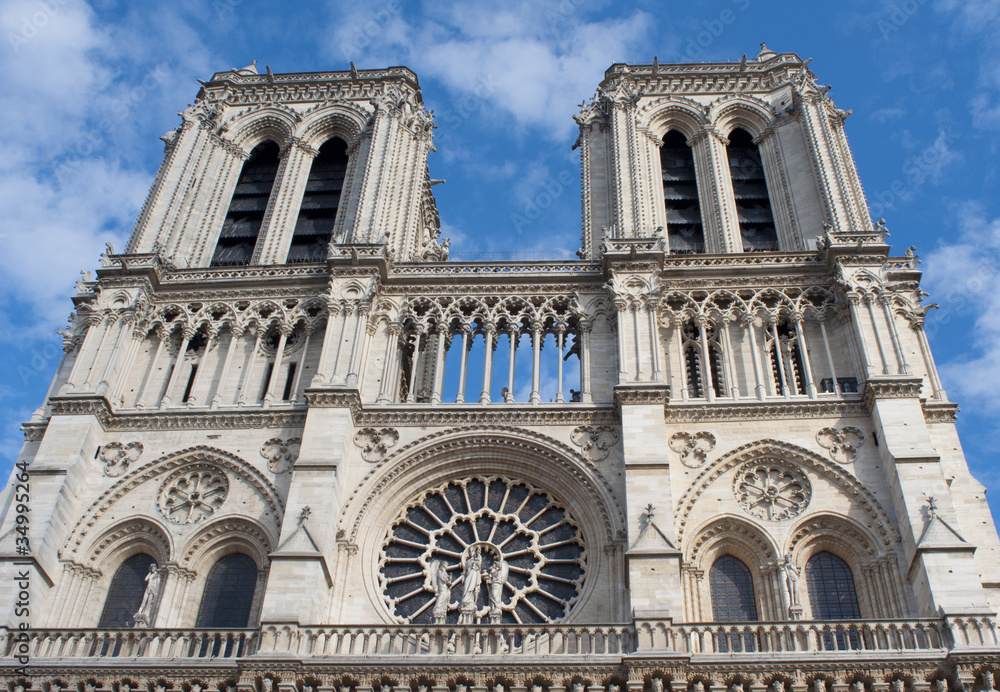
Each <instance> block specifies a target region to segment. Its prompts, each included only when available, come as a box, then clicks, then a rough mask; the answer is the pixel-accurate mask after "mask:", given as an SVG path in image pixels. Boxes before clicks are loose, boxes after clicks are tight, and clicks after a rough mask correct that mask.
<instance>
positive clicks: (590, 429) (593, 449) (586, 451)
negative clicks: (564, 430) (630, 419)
mask: <svg viewBox="0 0 1000 692" xmlns="http://www.w3.org/2000/svg"><path fill="white" fill-rule="evenodd" d="M618 437H619V435H618V430H617V429H615V428H613V427H611V426H610V425H581V426H579V427H577V428H574V429H573V433H572V434H571V435H570V439H571V440H572V441H573V444H575V445H576V446H577V447H579V448H580V451H582V452H583V455H584V456H585V457H587V458H588V459H590V460H591V461H601V460H602V459H607V458H608V455H609V454H610V453H611V448H612V447H613V446H614V445H615V443H616V442H618Z"/></svg>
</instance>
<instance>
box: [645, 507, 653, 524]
mask: <svg viewBox="0 0 1000 692" xmlns="http://www.w3.org/2000/svg"><path fill="white" fill-rule="evenodd" d="M646 519H648V520H649V521H653V503H652V502H650V503H649V504H648V505H646Z"/></svg>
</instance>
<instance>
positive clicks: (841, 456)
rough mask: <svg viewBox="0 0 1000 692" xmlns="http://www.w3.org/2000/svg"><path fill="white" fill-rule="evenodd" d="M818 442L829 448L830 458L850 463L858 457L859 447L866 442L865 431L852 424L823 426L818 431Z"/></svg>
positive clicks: (821, 445) (842, 462)
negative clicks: (838, 426) (835, 426)
mask: <svg viewBox="0 0 1000 692" xmlns="http://www.w3.org/2000/svg"><path fill="white" fill-rule="evenodd" d="M816 442H818V443H819V446H820V447H823V448H824V449H827V450H829V452H830V458H831V459H833V460H834V461H836V462H839V463H841V464H850V463H852V462H853V461H854V460H855V459H857V458H858V449H859V448H860V447H861V446H862V445H863V444H864V443H865V433H864V431H863V430H861V428H855V427H854V426H852V425H848V426H846V427H843V428H840V429H839V430H838V429H837V428H823V429H822V430H820V431H819V432H818V433H816Z"/></svg>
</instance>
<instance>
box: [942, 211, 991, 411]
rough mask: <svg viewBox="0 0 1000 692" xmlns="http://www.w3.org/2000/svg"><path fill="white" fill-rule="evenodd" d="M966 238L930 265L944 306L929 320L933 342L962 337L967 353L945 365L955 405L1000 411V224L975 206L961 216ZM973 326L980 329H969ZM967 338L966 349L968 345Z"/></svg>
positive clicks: (947, 245)
mask: <svg viewBox="0 0 1000 692" xmlns="http://www.w3.org/2000/svg"><path fill="white" fill-rule="evenodd" d="M959 227H960V233H959V236H958V238H957V240H956V241H955V242H953V243H942V244H940V245H939V246H938V247H937V248H935V250H934V251H933V252H932V253H931V255H930V256H929V257H928V258H927V262H926V265H925V266H926V267H927V270H926V275H925V281H924V283H925V286H926V287H927V290H928V291H929V292H930V293H931V299H932V300H934V301H935V302H937V303H939V304H940V305H941V308H942V309H941V311H940V313H938V314H932V315H931V316H930V317H929V318H928V323H927V332H928V335H929V336H931V337H933V336H935V335H936V334H938V333H942V332H944V331H945V330H949V331H957V332H959V333H957V334H955V337H957V340H958V342H959V345H958V347H959V348H960V349H961V351H962V352H961V353H960V354H959V355H958V356H957V357H955V358H952V359H949V360H946V361H944V362H943V363H941V364H939V368H940V371H941V376H942V378H943V380H944V385H945V388H946V389H947V390H948V393H949V396H950V397H951V398H952V399H955V400H959V401H961V400H962V399H963V398H966V399H973V400H974V401H975V406H974V407H975V408H977V409H985V410H988V411H989V412H991V413H995V412H998V411H1000V390H998V389H997V387H996V386H995V383H996V382H997V381H1000V305H998V304H997V302H996V299H995V298H996V296H997V295H1000V218H992V219H990V218H987V216H986V215H985V213H984V211H983V209H982V207H980V206H979V205H975V204H969V205H968V206H966V207H965V208H964V209H962V210H961V211H960V212H959ZM969 320H973V321H974V328H972V329H970V328H969V327H968V324H969V322H968V321H969ZM963 338H964V343H963Z"/></svg>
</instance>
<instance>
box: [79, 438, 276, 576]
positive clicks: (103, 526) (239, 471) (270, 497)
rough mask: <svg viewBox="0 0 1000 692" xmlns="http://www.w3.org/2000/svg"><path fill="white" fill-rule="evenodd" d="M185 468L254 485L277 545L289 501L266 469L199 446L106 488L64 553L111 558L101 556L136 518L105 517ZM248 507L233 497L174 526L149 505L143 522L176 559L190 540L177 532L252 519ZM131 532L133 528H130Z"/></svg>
mask: <svg viewBox="0 0 1000 692" xmlns="http://www.w3.org/2000/svg"><path fill="white" fill-rule="evenodd" d="M186 469H196V470H197V469H213V470H216V471H218V472H221V473H224V474H225V475H226V476H227V478H228V480H229V483H230V485H231V486H235V485H237V484H245V485H246V486H249V487H250V488H251V489H252V490H253V492H254V494H255V496H256V499H257V501H258V502H259V503H260V506H262V508H263V509H265V510H266V513H267V515H269V516H268V518H267V519H263V520H262V526H263V525H266V529H265V530H266V532H267V533H269V534H272V535H271V536H269V540H268V544H269V545H273V544H274V541H275V540H276V536H277V534H278V529H279V527H280V526H281V519H282V516H283V514H284V504H283V502H282V499H281V497H280V496H279V494H278V492H277V490H276V489H275V487H274V486H273V485H272V484H271V482H270V481H269V480H268V479H267V478H266V477H265V476H264V475H263V474H262V473H260V472H259V471H258V470H257V469H256V468H254V467H253V466H252V465H250V464H249V463H247V462H246V461H244V460H243V459H241V458H240V457H238V456H236V455H234V454H231V453H230V452H226V451H224V450H222V449H218V448H215V447H209V446H205V445H199V446H197V447H191V448H188V449H183V450H180V451H177V452H173V453H171V454H168V455H166V456H163V457H160V458H159V459H155V460H153V461H150V462H149V463H147V464H145V465H143V466H141V467H139V468H136V469H134V470H132V471H131V472H130V473H127V474H126V475H124V476H122V477H121V478H119V479H118V480H117V481H116V482H115V483H113V484H112V485H111V487H109V488H108V489H107V490H105V491H104V492H103V493H101V495H100V496H99V497H98V498H97V499H96V500H95V501H94V502H93V503H92V504H91V505H90V507H89V508H88V509H87V510H86V511H85V512H84V513H83V517H82V518H81V519H80V521H78V522H77V524H76V526H74V527H73V530H72V531H71V532H70V535H69V538H68V539H67V540H66V542H65V543H64V544H63V548H62V550H61V551H60V558H62V559H64V560H67V559H68V560H73V561H75V562H78V563H94V562H96V561H98V560H103V559H106V558H105V557H102V555H103V554H104V553H106V551H107V550H110V549H111V548H112V545H111V544H112V543H114V542H117V540H118V538H115V536H117V534H118V533H121V531H122V530H124V528H121V527H125V528H127V527H126V525H130V524H131V523H133V522H131V521H127V522H124V523H122V522H115V521H114V520H113V519H112V520H107V519H106V517H107V516H108V514H109V512H111V511H112V510H113V508H114V507H115V505H116V504H118V503H119V502H121V501H127V499H128V497H129V496H130V495H132V496H133V497H135V496H137V493H142V492H144V495H143V502H144V503H146V502H149V497H146V496H147V495H154V494H158V493H159V488H160V485H161V484H162V483H163V481H164V479H167V478H170V477H172V476H174V475H176V474H177V473H179V472H183V471H184V470H186ZM150 488H153V492H152V493H150V492H149V491H148V490H149V489H150ZM244 511H245V510H244V509H243V508H242V507H238V506H237V505H236V502H235V501H230V502H229V504H228V505H227V504H226V503H223V504H222V506H221V507H219V510H218V511H217V512H215V513H214V516H212V517H210V521H207V522H200V523H197V524H195V523H192V524H187V525H172V524H171V523H170V522H168V521H166V520H163V519H162V517H161V516H159V515H158V514H155V512H156V510H155V509H152V507H151V506H150V511H149V513H148V516H146V517H144V518H143V523H144V525H148V526H147V528H148V531H147V533H149V534H150V536H155V535H162V536H163V537H164V538H163V540H165V541H167V543H166V544H165V547H166V548H167V549H168V550H169V551H170V557H171V559H174V558H175V557H176V546H177V545H180V544H182V543H184V542H185V541H186V540H187V539H180V538H178V536H179V535H180V534H182V533H191V532H192V531H191V528H189V527H192V528H193V530H194V533H195V534H197V533H199V532H200V530H201V529H203V527H204V526H205V525H206V524H213V523H215V522H216V521H217V520H218V519H225V518H227V517H231V518H237V517H241V518H243V519H247V517H246V516H244V515H243V514H242V513H243V512H244ZM95 531H97V538H95V539H91V535H93V534H94V532H95ZM126 533H128V532H127V531H126ZM124 537H125V535H124V534H123V535H122V536H119V538H124ZM161 542H162V541H161Z"/></svg>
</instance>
